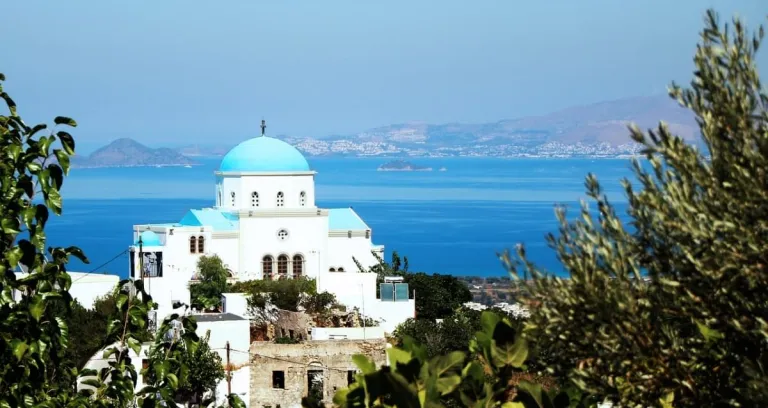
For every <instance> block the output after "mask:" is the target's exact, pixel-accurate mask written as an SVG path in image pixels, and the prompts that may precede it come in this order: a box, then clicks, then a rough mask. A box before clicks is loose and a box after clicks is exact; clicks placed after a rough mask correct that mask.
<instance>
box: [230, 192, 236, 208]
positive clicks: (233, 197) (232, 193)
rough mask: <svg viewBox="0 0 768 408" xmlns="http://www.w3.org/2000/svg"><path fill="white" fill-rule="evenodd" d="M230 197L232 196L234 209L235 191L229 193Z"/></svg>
mask: <svg viewBox="0 0 768 408" xmlns="http://www.w3.org/2000/svg"><path fill="white" fill-rule="evenodd" d="M229 195H230V196H232V207H234V206H235V192H234V191H233V192H231V193H229Z"/></svg>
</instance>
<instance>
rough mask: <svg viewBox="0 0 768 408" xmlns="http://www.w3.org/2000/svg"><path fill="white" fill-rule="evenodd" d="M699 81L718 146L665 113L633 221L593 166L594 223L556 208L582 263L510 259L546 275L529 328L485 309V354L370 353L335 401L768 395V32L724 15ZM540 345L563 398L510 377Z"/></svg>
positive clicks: (481, 339)
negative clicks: (550, 268) (767, 63)
mask: <svg viewBox="0 0 768 408" xmlns="http://www.w3.org/2000/svg"><path fill="white" fill-rule="evenodd" d="M701 37H702V41H701V44H700V45H699V47H698V48H697V52H696V57H695V58H694V62H695V65H696V71H695V78H694V80H693V81H692V85H691V88H690V89H685V90H683V89H681V88H680V87H678V86H676V85H674V84H673V86H672V87H671V89H670V94H671V96H672V97H674V98H676V99H677V100H678V101H679V102H680V103H681V104H682V105H683V106H685V107H688V108H689V109H691V110H692V111H693V113H694V114H695V115H696V117H697V119H698V122H699V124H700V126H701V133H702V136H703V139H704V142H705V143H706V147H707V150H708V152H709V153H710V154H711V157H705V156H704V155H703V154H702V153H700V152H699V151H698V150H697V149H695V148H694V147H693V146H690V145H687V144H686V143H684V141H683V140H682V139H681V138H679V137H676V136H674V135H672V134H671V133H670V131H669V129H668V128H667V127H666V126H665V125H664V124H663V123H662V124H661V125H660V126H659V128H658V129H657V130H656V131H651V132H649V133H648V134H647V135H645V134H643V133H642V132H641V131H639V130H638V129H636V128H635V127H632V128H631V134H632V137H633V139H634V140H635V141H636V142H638V143H641V144H642V145H644V148H645V150H644V154H645V158H646V159H647V162H648V164H649V166H650V169H646V168H644V167H643V165H642V164H641V163H640V162H638V161H634V162H633V168H634V170H635V173H636V176H637V178H638V181H639V184H640V189H639V190H636V189H635V186H633V185H632V184H630V182H629V181H628V180H625V181H624V187H625V191H626V194H627V196H628V199H629V210H628V214H629V216H630V217H631V219H632V221H631V226H632V231H629V230H628V229H627V228H626V227H625V226H624V225H623V223H622V222H621V220H620V219H619V217H618V216H617V214H616V211H615V210H614V208H613V207H612V206H611V204H610V203H609V202H608V200H607V198H606V197H605V195H604V194H603V192H602V189H601V188H600V185H599V183H598V182H597V180H596V179H595V178H594V177H593V176H591V175H590V176H588V177H587V181H586V187H587V192H588V195H589V196H590V198H591V199H592V200H593V201H595V202H596V204H597V210H598V215H597V216H596V217H593V216H592V214H591V213H590V212H589V208H588V206H587V205H586V204H585V203H584V204H583V205H582V210H581V214H580V216H581V217H580V218H579V219H577V220H576V221H573V222H569V221H568V220H567V219H566V216H565V210H564V209H563V208H562V207H560V208H558V209H557V211H556V214H557V217H558V219H559V221H560V231H559V235H557V236H555V235H550V236H549V241H550V244H551V246H552V247H553V248H554V249H555V250H556V251H557V254H558V257H559V259H560V260H561V261H562V263H563V265H564V266H565V267H566V269H567V270H568V271H569V273H570V279H561V278H558V277H556V276H553V275H550V274H546V273H545V272H543V271H541V270H539V269H537V268H536V266H535V265H534V264H533V263H532V262H530V261H529V260H528V259H527V258H526V255H525V249H524V247H522V246H521V247H519V248H518V253H517V257H512V256H510V255H509V254H506V255H504V258H505V260H506V261H507V263H508V266H509V268H510V269H511V271H512V272H513V273H514V275H516V276H520V275H524V276H526V277H531V281H530V282H529V283H528V284H527V285H526V286H527V287H526V291H524V293H523V294H522V298H523V299H524V300H525V301H526V302H527V303H528V304H529V306H530V308H531V317H530V321H529V323H528V324H526V327H525V329H524V331H523V335H522V336H521V335H520V333H519V332H514V328H513V327H512V326H511V325H509V324H507V323H506V322H504V321H503V319H502V321H501V322H499V321H496V322H494V320H495V319H497V318H498V316H496V317H494V315H493V314H489V313H484V314H483V316H482V321H483V323H482V326H483V330H482V331H480V332H478V333H477V334H476V336H475V338H474V339H473V340H472V341H471V342H470V350H471V352H473V353H475V354H476V357H477V360H476V361H473V362H471V363H469V364H468V365H466V366H463V365H462V363H461V362H460V361H462V356H460V355H458V354H455V353H457V352H454V353H450V354H448V355H441V356H437V357H435V358H433V359H432V360H428V359H427V356H426V352H425V351H424V349H423V348H420V347H418V346H414V345H413V344H411V343H407V342H406V343H405V346H404V347H402V348H398V349H394V350H396V351H394V352H393V353H391V354H390V361H391V366H392V367H391V368H385V369H379V370H377V369H376V368H375V367H374V366H373V365H372V364H371V363H370V362H369V361H367V359H365V358H363V357H360V356H358V357H356V358H355V361H356V363H357V364H358V367H359V368H360V369H361V370H362V374H361V375H359V376H358V378H357V382H356V383H355V384H354V385H353V386H352V387H350V388H349V389H347V390H342V391H340V392H339V393H337V395H336V396H335V398H334V402H335V403H336V404H337V405H340V406H366V407H372V406H398V407H406V406H420V407H427V406H440V405H441V404H440V397H441V396H444V395H446V394H448V393H452V392H456V391H457V389H458V387H459V385H461V387H462V388H461V389H460V392H461V396H462V402H463V403H464V404H465V405H466V406H472V407H480V406H483V407H490V406H502V407H507V408H512V407H576V406H595V404H596V402H597V401H600V400H602V399H603V398H609V399H613V400H616V401H617V402H619V404H620V405H621V406H627V407H629V406H641V407H651V406H659V407H665V408H668V407H673V406H676V407H702V406H742V407H759V406H768V375H766V372H765V367H766V365H767V364H768V358H767V357H768V353H767V351H768V350H767V349H768V342H766V338H768V306H767V305H768V291H765V287H766V284H768V273H766V265H768V263H767V262H766V260H765V254H766V253H768V248H767V247H766V245H768V240H766V231H768V224H766V223H767V222H768V221H766V219H768V205H766V204H767V203H768V172H766V168H768V112H767V111H766V108H765V106H766V104H768V95H766V94H765V92H764V91H763V88H762V85H761V83H760V81H759V75H758V70H757V67H756V65H755V52H756V51H757V49H758V47H759V45H760V42H761V40H762V37H763V29H762V27H761V28H760V29H759V31H758V33H757V35H753V36H750V35H749V34H748V33H747V30H746V28H745V27H744V25H743V24H742V23H741V22H740V21H739V20H738V19H734V22H733V25H732V26H731V27H729V26H728V25H726V26H725V27H723V28H721V26H720V24H719V22H718V20H717V16H716V14H715V13H714V12H713V11H708V13H707V18H706V27H705V29H704V30H703V32H702V36H701ZM529 341H532V342H538V343H539V345H538V346H539V349H540V350H542V351H544V352H545V353H546V354H547V357H548V360H549V364H550V367H549V368H550V370H552V371H554V372H557V373H560V374H561V375H564V376H566V378H567V379H568V383H567V384H566V387H565V390H564V391H563V392H560V393H556V394H550V393H547V392H544V391H543V389H542V388H541V387H537V386H535V385H533V384H531V383H528V382H519V383H517V384H516V385H515V386H514V387H510V384H511V383H510V382H508V381H506V380H509V379H511V378H512V377H511V376H510V373H514V372H515V371H517V370H520V369H522V368H524V366H525V365H526V364H527V362H529V361H530V358H529V350H528V347H527V346H526V344H527V343H528V342H529Z"/></svg>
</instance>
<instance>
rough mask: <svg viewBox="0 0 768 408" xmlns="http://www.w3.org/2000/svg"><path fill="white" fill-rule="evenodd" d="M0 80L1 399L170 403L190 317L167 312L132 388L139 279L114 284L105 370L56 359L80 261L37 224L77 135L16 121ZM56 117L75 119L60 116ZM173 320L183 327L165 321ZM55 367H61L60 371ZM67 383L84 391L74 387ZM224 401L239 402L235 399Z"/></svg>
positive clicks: (55, 202) (65, 345)
mask: <svg viewBox="0 0 768 408" xmlns="http://www.w3.org/2000/svg"><path fill="white" fill-rule="evenodd" d="M4 81H5V76H4V75H3V74H0V98H2V99H3V100H4V101H5V104H6V106H7V107H8V114H5V115H0V156H1V157H2V158H3V159H2V160H0V232H1V235H0V254H1V255H2V256H0V406H6V407H31V406H46V407H54V406H68V407H86V406H87V407H127V406H134V405H139V406H142V407H158V406H161V405H162V406H175V403H173V400H172V396H173V393H174V392H175V390H176V389H177V387H178V378H179V375H180V374H181V375H183V374H184V373H185V371H186V370H187V369H186V367H185V366H181V365H179V364H177V363H174V362H175V361H178V358H177V357H178V356H179V353H180V352H181V351H182V350H183V349H189V350H194V348H195V347H197V339H196V335H195V333H194V328H195V323H194V321H193V320H191V319H190V318H188V317H180V316H169V317H168V318H167V319H165V321H164V322H163V323H162V325H161V330H162V332H163V333H169V334H171V335H170V336H159V337H158V338H157V339H155V343H154V344H153V346H152V348H151V350H152V353H151V359H150V362H151V364H150V370H154V372H155V374H156V375H155V378H156V381H155V382H153V383H151V384H149V385H148V386H147V387H145V388H144V389H142V390H140V391H139V392H138V393H136V392H135V390H134V387H135V384H136V378H137V375H138V374H137V373H136V370H135V369H134V368H133V365H132V364H131V359H130V354H129V353H128V350H129V349H133V350H138V349H139V348H140V346H141V341H140V340H139V338H138V336H137V333H140V332H141V330H142V329H144V328H145V327H146V325H147V315H148V311H149V310H150V309H152V308H154V307H155V304H154V303H153V302H152V300H151V298H150V297H149V296H148V295H147V293H146V292H145V291H144V288H143V283H142V281H123V282H121V283H120V285H119V289H118V293H117V294H116V296H117V299H116V301H115V307H116V310H117V313H116V315H115V316H116V318H115V319H113V320H111V321H110V322H109V324H108V326H107V329H106V333H105V343H106V344H113V346H110V347H108V348H107V349H106V351H105V352H104V354H103V356H102V358H104V359H105V360H107V361H108V364H107V367H105V368H103V369H101V370H99V371H94V370H82V371H79V370H78V368H77V367H76V365H77V364H75V366H73V367H67V366H66V364H63V363H65V359H66V358H67V352H68V350H69V349H70V344H71V342H70V341H69V340H70V335H69V327H68V326H67V321H66V317H67V316H68V315H69V316H71V309H72V308H73V299H72V296H71V295H70V293H69V288H70V286H71V284H72V280H71V277H70V276H69V274H68V273H67V272H66V264H67V261H68V260H69V257H70V256H75V257H77V258H79V259H81V260H82V261H83V262H87V259H86V257H85V255H84V254H83V253H82V251H81V250H80V249H78V248H76V247H67V248H46V245H45V243H46V237H45V231H44V230H45V224H46V223H47V221H48V218H49V215H50V213H51V212H52V213H53V214H54V215H60V214H61V212H62V197H61V194H60V190H61V186H62V184H63V183H64V178H65V176H66V175H67V174H68V171H69V163H70V157H71V156H72V155H73V154H74V152H75V142H74V138H73V137H72V136H71V135H70V134H69V133H67V132H66V131H65V130H61V129H58V128H57V129H55V130H54V132H43V131H44V130H45V129H46V128H47V126H46V125H44V124H39V125H35V126H31V127H30V126H28V125H27V124H26V123H24V121H23V120H22V119H21V117H20V116H19V114H18V110H17V107H16V104H15V102H14V101H13V99H11V97H10V96H9V95H8V94H7V93H6V92H5V91H4V89H3V86H2V85H3V83H4ZM54 123H55V125H56V126H69V127H74V126H75V125H76V123H75V121H74V120H72V119H70V118H67V117H61V116H60V117H56V118H55V119H54ZM16 271H21V273H20V274H19V275H18V276H17V274H16V273H15V272H16ZM60 306H63V311H62V307H60ZM75 309H77V307H76V306H75ZM177 324H178V325H180V326H181V328H182V329H183V330H176V328H175V327H172V326H176V325H177ZM172 329H173V330H172ZM94 335H95V336H99V334H94ZM78 340H79V339H75V341H78ZM57 369H61V371H66V373H64V374H63V375H58V374H57V373H56V370H57ZM65 378H66V379H67V380H66V381H65V380H64V379H65ZM75 380H81V381H82V382H83V385H85V386H86V388H84V389H82V390H81V391H80V392H77V393H76V392H75V389H76V384H75ZM230 404H234V405H236V406H242V402H240V401H239V399H237V398H236V397H232V398H230Z"/></svg>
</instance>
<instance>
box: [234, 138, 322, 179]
mask: <svg viewBox="0 0 768 408" xmlns="http://www.w3.org/2000/svg"><path fill="white" fill-rule="evenodd" d="M219 171H233V172H249V171H257V172H258V171H309V163H307V159H305V158H304V155H302V154H301V152H299V151H298V150H297V149H296V148H295V147H293V146H291V145H289V144H288V143H285V142H283V141H282V140H278V139H275V138H271V137H266V136H262V137H255V138H253V139H249V140H246V141H244V142H242V143H240V144H239V145H237V146H235V147H234V148H233V149H232V150H230V151H229V153H227V154H226V155H225V156H224V159H222V160H221V165H219Z"/></svg>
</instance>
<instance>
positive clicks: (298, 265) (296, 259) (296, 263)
mask: <svg viewBox="0 0 768 408" xmlns="http://www.w3.org/2000/svg"><path fill="white" fill-rule="evenodd" d="M303 274H304V257H303V256H301V255H299V254H296V255H294V256H293V279H298V278H300V277H301V275H303Z"/></svg>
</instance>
